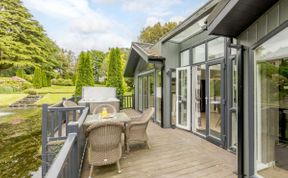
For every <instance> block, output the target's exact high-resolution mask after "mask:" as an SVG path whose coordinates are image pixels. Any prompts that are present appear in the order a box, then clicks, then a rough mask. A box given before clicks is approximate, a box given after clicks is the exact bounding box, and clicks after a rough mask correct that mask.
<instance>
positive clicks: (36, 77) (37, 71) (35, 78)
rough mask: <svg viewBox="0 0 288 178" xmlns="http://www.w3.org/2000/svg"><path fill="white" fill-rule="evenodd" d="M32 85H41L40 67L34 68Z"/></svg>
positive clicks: (39, 86)
mask: <svg viewBox="0 0 288 178" xmlns="http://www.w3.org/2000/svg"><path fill="white" fill-rule="evenodd" d="M33 86H34V87H35V88H41V87H42V72H41V69H40V68H36V69H35V71H34V76H33Z"/></svg>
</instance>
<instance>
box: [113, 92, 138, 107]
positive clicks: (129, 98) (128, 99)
mask: <svg viewBox="0 0 288 178" xmlns="http://www.w3.org/2000/svg"><path fill="white" fill-rule="evenodd" d="M117 98H118V99H119V100H120V109H129V108H131V109H134V108H135V102H134V101H135V98H134V94H132V95H123V96H117Z"/></svg>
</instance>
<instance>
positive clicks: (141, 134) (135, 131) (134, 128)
mask: <svg viewBox="0 0 288 178" xmlns="http://www.w3.org/2000/svg"><path fill="white" fill-rule="evenodd" d="M154 111H155V109H154V108H153V107H150V108H148V109H146V110H145V111H144V112H143V114H142V115H141V117H140V119H139V120H137V121H132V122H130V123H128V124H127V126H126V129H125V144H126V148H127V152H128V153H129V151H130V147H129V146H130V144H131V143H139V142H144V143H146V144H147V146H148V148H150V145H149V139H148V135H147V132H146V130H147V126H148V123H149V120H150V119H151V118H152V116H153V114H154Z"/></svg>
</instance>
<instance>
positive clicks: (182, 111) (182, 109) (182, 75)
mask: <svg viewBox="0 0 288 178" xmlns="http://www.w3.org/2000/svg"><path fill="white" fill-rule="evenodd" d="M178 82H179V83H178V86H179V90H178V104H179V106H178V108H179V110H178V114H179V118H178V123H179V125H182V126H187V117H188V108H187V102H188V101H187V96H188V93H187V89H188V85H187V70H180V71H179V81H178Z"/></svg>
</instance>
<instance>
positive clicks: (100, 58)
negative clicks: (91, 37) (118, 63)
mask: <svg viewBox="0 0 288 178" xmlns="http://www.w3.org/2000/svg"><path fill="white" fill-rule="evenodd" d="M88 52H89V53H90V55H91V58H92V69H93V75H94V79H95V82H97V83H99V79H100V77H104V76H105V74H104V72H103V71H102V64H103V62H104V59H105V57H106V54H105V53H104V52H102V51H97V50H91V51H88Z"/></svg>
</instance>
